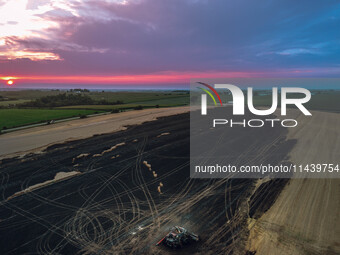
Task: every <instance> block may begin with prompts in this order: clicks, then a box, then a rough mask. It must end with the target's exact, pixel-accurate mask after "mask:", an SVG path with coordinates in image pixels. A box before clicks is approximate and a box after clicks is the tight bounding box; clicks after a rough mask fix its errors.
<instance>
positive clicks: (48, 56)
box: [0, 50, 62, 61]
mask: <svg viewBox="0 0 340 255" xmlns="http://www.w3.org/2000/svg"><path fill="white" fill-rule="evenodd" d="M22 58H27V59H30V60H32V61H39V60H62V59H61V58H60V57H59V55H57V54H54V53H52V52H36V51H25V50H21V51H6V52H0V59H6V60H13V59H22Z"/></svg>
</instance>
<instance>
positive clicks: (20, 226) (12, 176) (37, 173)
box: [0, 113, 293, 254]
mask: <svg viewBox="0 0 340 255" xmlns="http://www.w3.org/2000/svg"><path fill="white" fill-rule="evenodd" d="M189 124H190V123H189V114H188V113H186V114H181V115H175V116H170V117H163V118H160V119H158V120H156V121H150V122H146V123H144V124H142V125H138V126H130V127H129V128H128V129H126V130H123V131H120V132H116V133H110V134H105V135H97V136H93V137H91V138H88V139H83V140H77V141H73V142H68V143H63V144H59V145H52V146H50V147H49V148H48V149H47V150H46V151H45V153H42V154H29V155H26V156H25V157H23V158H12V159H3V160H2V163H1V165H0V169H1V171H0V174H1V177H2V180H3V181H2V183H1V185H0V194H1V206H0V218H1V221H0V236H1V237H2V238H1V239H0V247H2V252H3V253H4V254H25V253H26V254H28V253H30V254H37V253H39V254H173V253H174V251H173V250H171V249H168V248H166V247H162V246H155V244H156V243H157V242H158V241H159V240H160V239H161V238H162V237H163V236H164V234H166V233H167V231H168V229H169V228H170V227H172V226H174V225H180V226H183V227H185V228H187V229H188V230H190V231H192V232H194V233H197V234H198V235H199V236H200V237H201V241H200V242H199V243H197V244H193V245H189V246H186V247H184V248H183V249H182V250H181V251H178V252H179V253H180V254H218V253H220V254H231V253H233V254H247V253H246V252H247V251H246V250H245V246H244V245H245V244H244V240H246V237H247V235H248V234H247V233H248V228H247V224H246V223H247V218H248V217H260V216H261V215H262V214H263V212H264V210H266V209H268V207H270V205H271V204H272V203H273V201H274V200H275V198H276V196H277V194H278V193H279V192H280V190H281V189H282V188H283V186H284V184H285V183H286V181H285V180H276V181H273V182H267V183H266V184H265V185H264V186H262V185H260V186H259V190H261V192H260V193H259V192H255V193H254V194H253V195H252V196H251V197H250V195H251V194H252V193H253V192H252V191H254V187H255V185H254V182H255V180H250V179H234V180H231V179H227V178H224V179H215V180H200V179H191V178H190V176H189V172H190V171H189V163H190V160H189V158H190V153H189V147H190V146H189V139H190V138H189V137H190V136H189ZM267 131H268V130H267ZM206 132H207V131H202V133H198V134H197V135H198V136H201V135H205V134H206ZM270 133H271V136H268V135H267V134H268V132H261V131H260V130H259V129H252V130H250V129H248V128H247V129H243V128H235V129H233V130H232V132H229V133H228V134H226V136H225V137H223V139H224V140H225V141H230V140H233V141H235V142H236V143H239V144H241V145H242V144H243V145H244V146H239V147H238V148H234V149H233V150H231V151H230V154H232V155H231V156H232V157H234V156H235V160H237V161H240V162H242V160H245V159H247V158H249V157H251V158H252V159H251V160H250V163H251V162H252V160H255V159H256V160H269V161H270V162H271V163H273V164H275V163H277V162H279V161H281V160H283V159H284V158H285V156H286V155H287V153H288V152H289V150H290V149H291V148H292V145H293V144H292V143H287V142H286V141H285V139H284V138H285V136H286V134H287V131H286V130H285V129H283V128H279V127H278V128H275V130H272V131H271V132H270ZM245 134H247V135H245ZM249 136H251V137H253V138H254V139H253V140H252V142H254V144H256V145H257V149H258V151H262V152H263V153H261V154H259V155H258V157H256V158H254V157H253V156H252V155H254V153H253V152H252V150H249V148H248V146H249ZM273 141H274V142H273ZM265 152H268V153H265ZM228 153H229V152H228ZM164 162H166V163H164ZM18 233H20V235H18ZM242 240H243V241H242Z"/></svg>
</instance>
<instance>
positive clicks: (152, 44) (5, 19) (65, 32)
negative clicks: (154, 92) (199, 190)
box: [0, 0, 340, 87]
mask: <svg viewBox="0 0 340 255" xmlns="http://www.w3.org/2000/svg"><path fill="white" fill-rule="evenodd" d="M339 29H340V3H339V1H336V0H334V1H332V0H329V1H327V0H325V1H310V0H300V1H296V0H294V1H293V0H282V1H280V0H279V1H272V0H264V1H254V0H237V1H235V0H211V1H208V0H152V1H151V0H122V1H120V0H106V1H104V0H46V1H45V0H20V1H19V0H0V77H1V78H0V79H2V80H3V81H2V82H1V81H0V86H3V84H6V82H7V81H8V80H14V81H15V82H14V83H15V84H22V85H23V84H44V86H47V87H48V86H49V85H48V84H60V86H61V87H63V86H66V85H67V84H92V85H94V86H95V84H104V85H110V84H113V85H114V84H116V85H122V84H123V85H124V84H126V86H128V84H151V85H152V84H154V86H168V85H169V84H180V85H183V86H184V85H188V84H189V82H190V78H198V77H199V78H223V77H340V61H339V60H340V32H339Z"/></svg>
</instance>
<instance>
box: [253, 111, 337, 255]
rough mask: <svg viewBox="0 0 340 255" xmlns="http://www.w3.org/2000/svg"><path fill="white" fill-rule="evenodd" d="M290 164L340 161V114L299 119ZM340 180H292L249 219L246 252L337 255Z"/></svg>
mask: <svg viewBox="0 0 340 255" xmlns="http://www.w3.org/2000/svg"><path fill="white" fill-rule="evenodd" d="M298 122H299V126H298V127H297V128H292V129H290V132H289V133H288V138H290V139H297V144H296V145H295V147H294V148H293V150H292V151H291V152H290V161H291V162H293V163H295V164H304V163H311V162H316V161H318V162H319V163H340V162H339V161H340V160H339V159H340V129H339V127H340V115H339V114H335V113H325V112H313V117H312V118H306V117H304V116H301V115H300V116H299V117H298ZM339 196H340V179H291V181H290V183H289V184H288V185H286V187H285V188H284V189H283V191H282V192H281V194H280V195H279V197H278V198H277V200H276V202H275V203H274V205H273V206H272V207H271V208H270V209H269V210H268V211H267V212H266V213H265V214H263V215H262V217H260V218H259V219H258V220H256V221H255V220H250V221H249V228H250V237H249V240H248V249H249V250H250V251H252V252H255V251H256V255H260V254H268V255H269V254H270V255H271V254H278V255H280V254H282V255H283V254H339V253H340V241H339V237H340V224H339V222H340V214H339V212H340V199H339V198H340V197H339Z"/></svg>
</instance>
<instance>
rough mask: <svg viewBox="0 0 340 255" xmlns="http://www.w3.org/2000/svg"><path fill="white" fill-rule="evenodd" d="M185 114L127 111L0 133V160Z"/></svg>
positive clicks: (180, 109) (164, 110) (183, 109)
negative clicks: (157, 119)
mask: <svg viewBox="0 0 340 255" xmlns="http://www.w3.org/2000/svg"><path fill="white" fill-rule="evenodd" d="M188 111H189V107H172V108H156V109H146V110H140V111H128V112H122V113H116V114H109V115H104V116H98V117H91V118H88V119H79V120H73V121H69V122H62V123H56V124H53V125H48V126H40V127H35V128H31V129H26V130H21V131H16V132H12V133H7V134H2V135H0V145H1V146H0V159H1V158H8V157H13V156H18V155H22V154H25V153H27V152H39V151H42V150H43V149H45V148H46V147H48V146H50V145H52V144H55V143H62V142H66V141H71V140H77V139H83V138H88V137H91V136H93V135H99V134H105V133H110V132H115V131H119V130H123V129H125V127H126V126H128V125H137V124H141V123H143V122H145V121H151V120H155V119H156V118H158V117H163V116H170V115H174V114H179V113H184V112H188Z"/></svg>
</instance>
